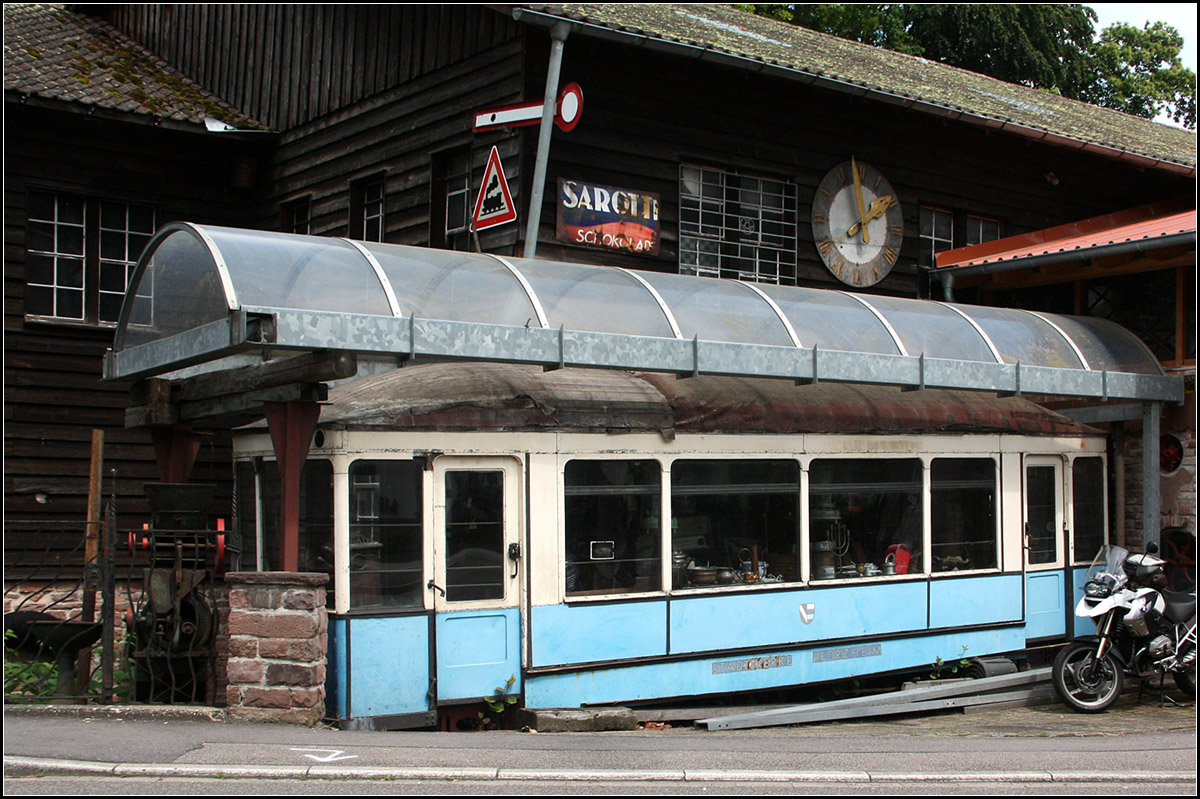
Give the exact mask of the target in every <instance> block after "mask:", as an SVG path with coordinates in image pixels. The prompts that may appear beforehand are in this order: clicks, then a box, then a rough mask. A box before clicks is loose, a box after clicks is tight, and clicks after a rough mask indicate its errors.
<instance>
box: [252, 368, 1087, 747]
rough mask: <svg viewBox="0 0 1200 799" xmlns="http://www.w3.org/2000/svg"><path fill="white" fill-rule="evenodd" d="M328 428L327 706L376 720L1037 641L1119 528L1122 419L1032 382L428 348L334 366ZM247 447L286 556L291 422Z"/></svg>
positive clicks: (768, 682)
mask: <svg viewBox="0 0 1200 799" xmlns="http://www.w3.org/2000/svg"><path fill="white" fill-rule="evenodd" d="M314 444H315V446H314V448H313V450H312V451H311V452H310V455H309V459H308V463H307V465H306V466H305V470H304V477H303V480H302V492H303V493H302V503H303V511H302V519H303V524H302V527H301V541H300V551H301V556H300V557H301V564H300V568H301V570H302V571H306V570H307V571H328V572H331V573H332V575H333V591H332V595H333V610H334V615H333V617H332V618H331V622H330V641H331V643H330V664H329V674H330V681H331V682H330V689H331V690H330V692H329V702H328V707H329V709H330V711H332V712H331V715H336V716H337V717H338V718H341V719H358V718H363V717H371V718H378V719H379V723H380V724H387V723H400V724H403V723H404V722H405V719H408V720H409V721H410V722H417V721H418V720H420V719H421V718H422V717H423V716H424V715H425V714H428V713H429V712H431V711H432V710H434V709H435V707H436V705H441V704H446V703H450V704H453V703H461V702H478V701H480V699H481V698H482V697H484V696H489V695H491V694H493V692H494V691H495V690H496V688H497V687H505V690H506V691H509V692H512V693H518V694H520V695H521V696H522V698H523V701H524V704H525V705H526V706H527V707H578V706H582V705H588V704H596V703H618V702H636V701H639V700H650V699H657V698H663V697H672V696H679V695H702V694H711V693H726V692H738V691H751V690H757V689H765V688H773V687H778V686H787V685H796V684H801V683H816V682H823V681H828V680H836V679H841V678H846V677H851V676H856V675H862V674H867V673H875V672H886V671H892V670H897V669H906V668H919V667H921V666H923V665H928V664H932V663H935V662H937V661H938V660H952V659H957V658H961V657H976V656H984V655H991V654H996V653H1004V652H1013V651H1018V650H1022V649H1024V648H1026V647H1027V646H1028V645H1029V644H1031V643H1034V642H1037V641H1040V640H1043V639H1055V638H1061V637H1063V636H1064V635H1065V634H1066V633H1067V632H1068V630H1069V629H1070V628H1071V625H1072V622H1071V614H1070V610H1071V607H1072V605H1073V602H1072V599H1071V597H1072V593H1073V589H1074V586H1073V581H1074V579H1075V578H1074V576H1073V573H1074V571H1073V569H1072V565H1073V564H1074V563H1076V562H1078V561H1084V560H1089V559H1090V558H1091V557H1092V555H1094V554H1095V552H1096V550H1097V549H1098V548H1099V545H1100V544H1101V543H1102V542H1103V540H1104V538H1105V518H1106V513H1105V477H1104V476H1105V439H1104V437H1103V436H1101V435H1097V434H1095V433H1094V431H1089V430H1088V429H1087V428H1085V427H1082V426H1080V425H1078V424H1076V423H1074V422H1072V421H1070V420H1068V419H1066V418H1064V417H1061V416H1058V415H1056V414H1053V413H1051V412H1048V411H1046V410H1044V409H1041V408H1039V407H1038V406H1036V405H1034V404H1032V403H1029V402H1027V401H1024V400H1021V399H1018V398H1010V399H995V398H992V397H988V396H983V395H976V394H969V393H965V392H944V391H926V392H916V393H901V392H900V391H899V390H897V389H891V388H886V387H863V386H850V385H833V384H829V385H817V386H808V387H804V388H798V387H795V386H793V385H791V384H789V383H786V382H783V381H767V380H755V379H747V378H732V377H711V376H707V377H703V376H702V377H696V378H690V379H677V378H675V377H674V376H670V375H653V374H632V373H620V372H607V371H600V370H574V369H568V370H562V371H552V372H545V371H543V370H542V369H540V368H538V367H530V366H519V365H502V364H426V365H414V366H411V367H406V368H402V369H397V370H394V371H391V372H388V373H386V374H383V375H379V376H376V377H373V378H367V379H363V380H359V381H355V382H354V383H352V384H349V385H346V386H344V387H341V388H338V389H335V390H334V391H333V392H332V394H331V396H330V402H329V404H328V405H327V406H326V407H325V408H324V409H323V412H322V418H321V423H320V426H319V429H318V432H317V434H316V436H315V439H314ZM235 447H236V451H237V461H238V462H237V475H238V478H239V481H240V482H241V486H242V487H241V488H240V489H239V495H241V496H255V491H254V490H253V487H254V486H258V488H259V495H260V496H261V497H262V501H261V502H260V504H259V507H260V508H261V516H260V517H259V518H258V521H259V526H258V531H259V535H258V540H259V541H260V542H261V546H260V552H261V557H262V558H263V560H262V565H263V567H264V568H271V567H272V553H273V552H275V551H276V550H277V538H274V537H273V535H272V533H273V531H272V529H271V527H270V519H271V518H272V517H273V515H274V514H272V512H271V511H272V507H271V506H272V501H274V502H277V501H278V500H277V495H276V494H274V492H273V489H274V487H275V486H276V485H277V478H276V477H275V475H274V474H273V473H272V469H271V464H270V458H271V444H270V440H269V436H267V435H266V433H265V431H263V432H259V433H249V432H247V433H245V434H244V435H242V436H240V437H239V438H238V439H237V441H236V444H235ZM263 489H266V491H265V492H264V491H263ZM242 524H243V526H245V525H246V524H247V521H246V520H245V519H243V520H242ZM1027 531H1028V532H1027ZM276 536H277V533H276ZM338 550H340V551H341V553H342V557H340V558H339V557H337V551H338ZM339 567H340V568H339ZM510 678H515V680H513V681H512V682H511V683H510V682H509V680H510ZM379 717H383V718H379Z"/></svg>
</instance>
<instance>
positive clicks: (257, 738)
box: [4, 691, 1196, 796]
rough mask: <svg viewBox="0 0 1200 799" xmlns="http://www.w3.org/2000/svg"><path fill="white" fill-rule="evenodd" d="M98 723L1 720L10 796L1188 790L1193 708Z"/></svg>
mask: <svg viewBox="0 0 1200 799" xmlns="http://www.w3.org/2000/svg"><path fill="white" fill-rule="evenodd" d="M103 710H104V709H100V710H97V711H88V710H87V709H74V708H73V709H69V710H60V711H56V710H54V709H49V710H47V709H41V710H26V709H12V708H10V709H6V713H5V736H4V738H5V742H4V756H5V768H4V771H5V786H4V787H5V792H6V793H25V794H49V793H56V792H58V793H109V792H115V793H127V794H137V793H159V794H163V793H188V794H196V795H202V794H207V793H210V792H214V793H215V792H220V793H237V794H246V795H248V794H252V793H263V792H272V793H274V792H278V791H279V790H280V789H282V788H283V786H282V785H280V783H279V782H278V780H286V781H287V782H288V785H287V788H286V790H287V791H288V792H296V793H307V792H309V790H308V789H309V788H311V787H312V786H313V785H324V786H325V787H326V788H327V789H329V790H336V791H337V792H354V793H360V792H361V793H374V792H376V789H378V788H381V787H383V788H386V787H387V786H388V784H389V783H390V785H391V788H390V792H395V791H396V787H397V786H396V785H395V781H396V780H403V781H405V789H404V792H406V793H416V794H423V793H429V794H435V793H449V794H460V795H471V794H475V793H493V794H494V793H501V794H506V793H514V794H520V793H529V792H534V791H535V790H536V791H538V792H541V790H542V789H546V790H548V791H552V792H554V793H565V794H589V795H596V794H605V793H621V794H628V793H639V794H640V793H649V792H652V793H667V794H675V793H680V794H683V793H697V792H721V793H730V794H777V793H780V794H781V793H796V792H798V791H803V792H807V793H834V794H838V793H857V792H861V791H863V790H864V789H865V786H867V785H870V786H871V787H870V790H871V792H872V793H917V794H924V793H930V794H936V795H944V794H947V793H1029V792H1036V793H1076V794H1078V793H1088V794H1111V793H1113V792H1116V791H1120V792H1122V793H1133V794H1135V795H1141V794H1153V795H1164V794H1167V795H1189V796H1191V795H1195V788H1196V716H1195V706H1194V703H1191V702H1188V703H1185V704H1184V705H1183V706H1170V705H1168V706H1166V707H1161V706H1160V705H1159V703H1158V701H1157V697H1149V696H1147V697H1145V698H1143V699H1142V700H1141V701H1140V702H1138V701H1137V693H1136V691H1132V692H1129V693H1128V694H1127V695H1126V696H1124V697H1123V698H1122V700H1121V702H1120V703H1119V704H1118V706H1117V707H1115V708H1114V709H1113V710H1111V711H1109V712H1108V713H1103V714H1099V715H1084V714H1078V713H1074V712H1072V711H1070V710H1068V709H1066V708H1065V707H1064V706H1062V705H1059V704H1049V705H1041V706H1036V707H1021V708H1010V709H1005V710H987V711H977V712H973V713H967V714H963V713H950V714H938V715H921V716H906V717H898V718H895V717H893V718H889V719H887V720H875V721H856V722H833V723H824V724H814V725H803V726H792V727H774V728H769V729H760V730H735V731H723V732H706V731H702V730H699V729H694V728H691V727H690V726H684V727H669V728H657V729H644V730H638V731H629V732H602V733H532V732H485V733H441V732H346V731H339V730H333V729H307V728H298V727H288V726H282V725H259V724H248V723H234V722H214V721H208V720H200V719H197V718H195V717H190V718H189V717H187V714H185V713H179V712H172V711H165V712H163V713H162V714H161V715H155V714H153V713H139V714H133V713H129V712H125V713H116V712H112V711H109V712H107V713H102V712H101V711H103ZM116 777H119V778H120V779H115V778H116ZM81 779H82V780H84V782H80V780H81ZM264 780H267V781H268V785H267V787H265V788H264V787H263V781H264ZM329 780H335V781H338V782H339V783H341V786H340V787H337V788H334V787H333V783H331V782H329ZM271 781H273V782H271ZM346 785H357V786H359V790H357V791H348V790H345V786H346ZM547 785H549V786H550V787H549V788H546V786H547ZM1119 786H1124V787H1123V788H1122V787H1119ZM210 789H211V790H210ZM314 792H315V791H314Z"/></svg>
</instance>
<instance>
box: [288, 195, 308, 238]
mask: <svg viewBox="0 0 1200 799" xmlns="http://www.w3.org/2000/svg"><path fill="white" fill-rule="evenodd" d="M283 229H284V231H286V232H288V233H297V234H299V235H301V236H307V235H308V234H309V233H311V232H312V199H311V198H309V197H301V198H300V199H298V200H292V201H291V202H289V203H284V205H283Z"/></svg>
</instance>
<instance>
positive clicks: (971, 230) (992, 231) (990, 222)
mask: <svg viewBox="0 0 1200 799" xmlns="http://www.w3.org/2000/svg"><path fill="white" fill-rule="evenodd" d="M998 238H1000V220H998V219H988V218H987V217H982V216H973V215H969V216H968V217H967V246H970V245H972V244H982V243H984V242H985V241H995V240H996V239H998Z"/></svg>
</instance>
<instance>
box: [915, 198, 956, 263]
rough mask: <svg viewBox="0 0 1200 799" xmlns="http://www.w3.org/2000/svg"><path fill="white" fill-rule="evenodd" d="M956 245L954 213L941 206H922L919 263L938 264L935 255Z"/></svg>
mask: <svg viewBox="0 0 1200 799" xmlns="http://www.w3.org/2000/svg"><path fill="white" fill-rule="evenodd" d="M953 247H954V214H953V213H951V212H950V211H944V210H942V209H940V208H930V207H928V206H922V208H921V226H920V250H919V252H918V253H917V264H918V265H919V266H923V267H933V266H936V265H937V264H936V262H935V259H934V256H935V255H937V254H938V253H939V252H941V251H942V250H949V249H953Z"/></svg>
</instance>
